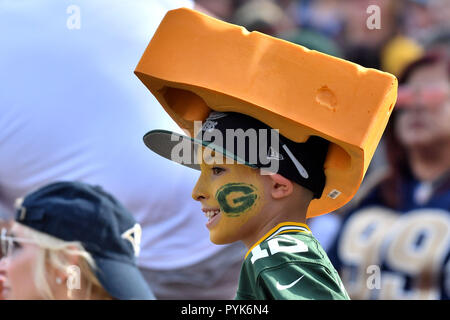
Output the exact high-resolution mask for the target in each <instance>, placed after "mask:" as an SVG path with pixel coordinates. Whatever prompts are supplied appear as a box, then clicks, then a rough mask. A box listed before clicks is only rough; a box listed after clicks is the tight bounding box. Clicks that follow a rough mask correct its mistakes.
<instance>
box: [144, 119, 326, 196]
mask: <svg viewBox="0 0 450 320" xmlns="http://www.w3.org/2000/svg"><path fill="white" fill-rule="evenodd" d="M198 129H199V130H197V131H198V134H197V136H196V137H195V138H190V137H187V136H183V135H180V134H178V133H175V132H171V131H165V130H153V131H150V132H149V133H147V134H146V135H145V136H144V143H145V145H146V146H147V147H148V148H150V149H151V150H153V151H154V152H156V153H158V154H159V155H161V156H163V157H165V158H167V159H170V160H172V161H175V162H178V163H180V164H182V165H185V166H188V167H191V168H194V169H196V170H200V166H199V161H201V160H197V159H196V146H198V145H202V146H205V147H208V148H210V149H213V150H214V151H217V152H220V153H221V154H223V155H225V156H226V157H228V158H230V159H233V160H235V161H236V162H238V163H241V164H245V165H248V166H250V167H253V168H259V169H264V170H266V171H271V172H274V173H278V174H280V175H282V176H284V177H285V178H287V179H289V180H292V181H293V182H295V183H297V184H299V185H301V186H303V187H305V188H307V189H309V190H311V191H312V192H313V194H314V198H317V199H318V198H320V197H321V196H322V192H323V189H324V187H325V173H324V168H323V166H324V163H325V159H326V155H327V152H328V145H329V142H328V141H327V140H325V139H323V138H321V137H318V136H310V137H309V138H308V140H307V141H305V142H302V143H297V142H294V141H292V140H290V139H288V138H286V137H284V136H282V135H281V134H279V132H278V130H274V129H273V128H270V127H269V126H267V125H266V124H265V123H263V122H261V121H259V120H257V119H255V118H252V117H250V116H247V115H244V114H241V113H235V112H215V111H213V112H211V114H210V115H209V117H208V118H207V119H206V120H205V122H204V123H203V124H201V125H199V126H198Z"/></svg>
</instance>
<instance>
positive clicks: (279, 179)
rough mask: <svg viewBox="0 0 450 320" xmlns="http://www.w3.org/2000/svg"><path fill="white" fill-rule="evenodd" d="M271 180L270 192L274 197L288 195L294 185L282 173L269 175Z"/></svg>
mask: <svg viewBox="0 0 450 320" xmlns="http://www.w3.org/2000/svg"><path fill="white" fill-rule="evenodd" d="M269 177H270V178H271V181H272V188H271V191H270V192H271V194H272V198H274V199H282V198H285V197H287V196H290V195H291V194H292V192H293V191H294V185H293V183H292V182H291V180H289V179H286V178H285V177H283V176H282V175H280V174H278V173H276V174H272V175H269Z"/></svg>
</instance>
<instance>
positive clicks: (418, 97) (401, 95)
mask: <svg viewBox="0 0 450 320" xmlns="http://www.w3.org/2000/svg"><path fill="white" fill-rule="evenodd" d="M449 91H450V90H449V87H448V85H442V84H441V85H426V86H420V87H414V86H410V85H401V86H400V87H399V88H398V95H397V106H398V107H399V108H402V109H403V108H404V109H407V108H410V107H412V106H414V105H416V104H418V103H419V104H421V105H425V106H429V107H438V106H440V105H442V104H443V103H445V101H447V99H448V98H449Z"/></svg>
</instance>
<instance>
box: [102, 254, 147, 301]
mask: <svg viewBox="0 0 450 320" xmlns="http://www.w3.org/2000/svg"><path fill="white" fill-rule="evenodd" d="M95 263H96V264H97V270H96V276H97V278H98V280H99V281H100V283H101V285H102V286H103V288H104V289H105V290H106V291H107V292H108V293H109V294H110V295H111V296H112V297H113V298H115V299H119V300H155V296H154V295H153V293H152V291H151V289H150V288H149V286H148V285H147V282H146V281H145V279H144V277H143V276H142V274H141V272H140V271H139V269H138V267H137V266H134V265H130V264H128V263H125V262H120V261H116V260H110V259H104V258H99V257H95Z"/></svg>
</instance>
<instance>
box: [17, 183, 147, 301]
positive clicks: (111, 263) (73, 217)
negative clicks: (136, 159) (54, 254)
mask: <svg viewBox="0 0 450 320" xmlns="http://www.w3.org/2000/svg"><path fill="white" fill-rule="evenodd" d="M16 221H17V222H19V223H21V224H23V225H25V226H27V227H29V228H32V229H34V230H37V231H40V232H43V233H46V234H48V235H51V236H53V237H56V238H58V239H61V240H64V241H79V242H81V244H82V245H83V247H84V249H85V250H86V251H87V252H89V253H90V254H91V255H92V257H93V259H94V260H95V263H96V267H97V270H94V272H95V274H96V276H97V278H98V280H99V281H100V283H101V284H102V286H103V288H104V289H105V290H106V291H107V292H108V293H109V294H110V295H111V296H112V297H113V298H116V299H121V300H130V299H133V300H135V299H138V300H144V299H145V300H147V299H154V296H153V294H152V292H151V290H150V289H149V287H148V285H147V283H146V281H145V280H144V278H143V277H142V275H141V273H140V271H139V269H138V267H137V265H136V256H137V255H138V254H139V243H140V237H141V228H140V226H139V224H137V223H136V221H135V219H134V218H133V216H132V215H131V213H130V212H129V211H127V210H126V209H125V208H124V207H123V206H122V205H121V204H120V203H119V202H118V201H117V200H116V199H115V198H114V197H113V196H111V195H110V194H108V193H106V192H105V191H103V190H102V189H101V188H100V187H96V186H91V185H88V184H85V183H81V182H56V183H52V184H49V185H47V186H44V187H42V188H40V189H38V190H37V191H35V192H32V193H30V194H28V195H27V196H26V197H25V199H24V200H23V202H22V203H21V204H20V207H19V208H17V214H16Z"/></svg>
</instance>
